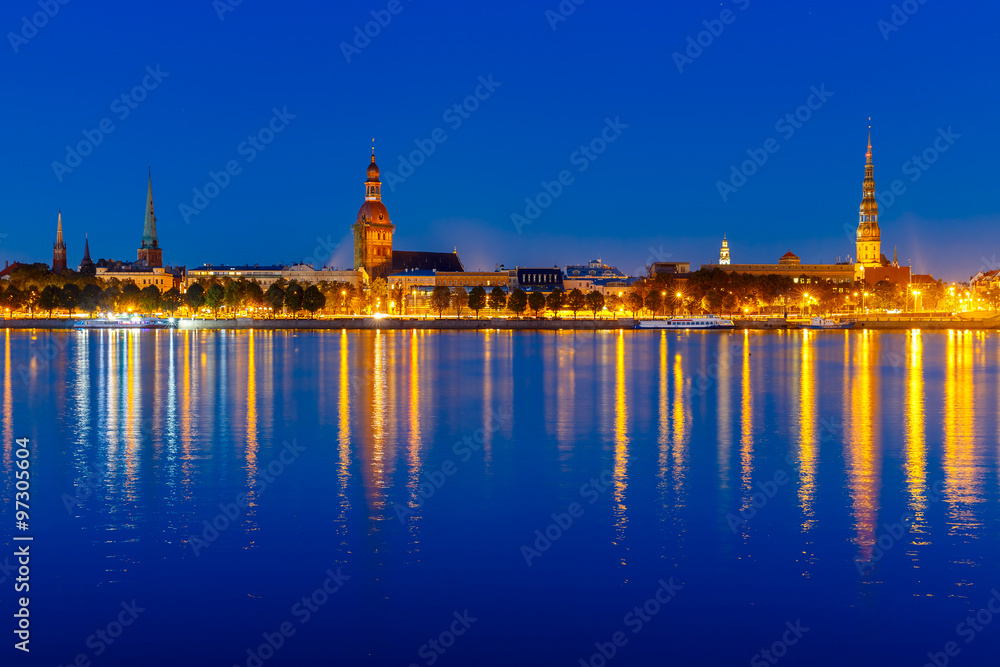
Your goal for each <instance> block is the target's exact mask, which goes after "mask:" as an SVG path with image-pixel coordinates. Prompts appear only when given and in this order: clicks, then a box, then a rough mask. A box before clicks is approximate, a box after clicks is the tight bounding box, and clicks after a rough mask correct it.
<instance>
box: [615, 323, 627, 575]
mask: <svg viewBox="0 0 1000 667" xmlns="http://www.w3.org/2000/svg"><path fill="white" fill-rule="evenodd" d="M628 446H629V442H628V402H627V396H626V392H625V334H624V333H623V332H621V331H619V332H618V341H617V345H616V348H615V459H614V475H613V476H614V486H615V507H614V516H615V544H617V545H618V546H621V547H623V548H624V549H625V551H628V548H627V547H625V546H624V542H625V529H626V527H627V524H628V516H627V514H626V512H627V508H626V506H625V492H626V490H627V486H628V476H627V475H628V472H627V469H628ZM621 564H622V565H626V561H625V553H622V556H621Z"/></svg>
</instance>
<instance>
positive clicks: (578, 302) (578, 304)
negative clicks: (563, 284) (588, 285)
mask: <svg viewBox="0 0 1000 667" xmlns="http://www.w3.org/2000/svg"><path fill="white" fill-rule="evenodd" d="M585 305H587V298H586V297H585V296H584V295H583V292H581V291H580V290H579V289H577V288H575V287H574V288H573V289H571V290H570V292H569V294H567V295H566V307H567V308H569V309H570V310H572V311H573V319H574V320H575V319H576V314H577V313H578V312H579V311H580V310H582V309H583V307H584V306H585Z"/></svg>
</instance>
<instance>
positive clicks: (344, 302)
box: [340, 283, 358, 313]
mask: <svg viewBox="0 0 1000 667" xmlns="http://www.w3.org/2000/svg"><path fill="white" fill-rule="evenodd" d="M357 296H358V290H357V288H356V287H355V286H354V285H352V284H350V283H341V286H340V307H341V308H343V309H344V313H347V311H348V310H350V308H351V304H352V303H354V300H355V299H356V298H357Z"/></svg>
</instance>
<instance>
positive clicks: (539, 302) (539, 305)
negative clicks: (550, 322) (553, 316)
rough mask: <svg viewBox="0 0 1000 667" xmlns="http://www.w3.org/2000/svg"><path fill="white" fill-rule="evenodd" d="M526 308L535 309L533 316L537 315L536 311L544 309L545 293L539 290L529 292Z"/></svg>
mask: <svg viewBox="0 0 1000 667" xmlns="http://www.w3.org/2000/svg"><path fill="white" fill-rule="evenodd" d="M528 308H531V309H532V310H533V311H535V317H538V311H540V310H544V309H545V295H544V294H542V293H541V292H532V293H531V294H529V295H528Z"/></svg>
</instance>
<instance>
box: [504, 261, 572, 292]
mask: <svg viewBox="0 0 1000 667" xmlns="http://www.w3.org/2000/svg"><path fill="white" fill-rule="evenodd" d="M515 271H516V272H517V286H518V287H520V288H521V289H522V290H524V291H525V292H552V291H553V290H555V289H563V273H562V271H560V270H559V268H558V267H553V268H551V269H532V268H521V267H517V268H516V269H515Z"/></svg>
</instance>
